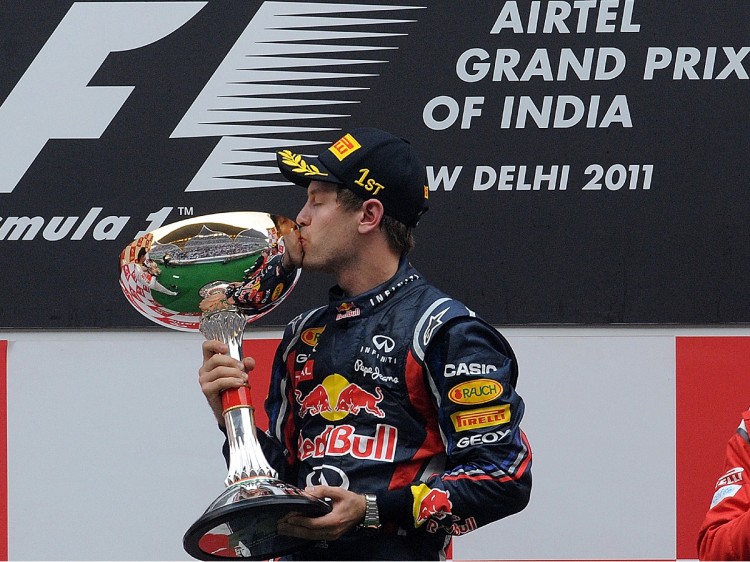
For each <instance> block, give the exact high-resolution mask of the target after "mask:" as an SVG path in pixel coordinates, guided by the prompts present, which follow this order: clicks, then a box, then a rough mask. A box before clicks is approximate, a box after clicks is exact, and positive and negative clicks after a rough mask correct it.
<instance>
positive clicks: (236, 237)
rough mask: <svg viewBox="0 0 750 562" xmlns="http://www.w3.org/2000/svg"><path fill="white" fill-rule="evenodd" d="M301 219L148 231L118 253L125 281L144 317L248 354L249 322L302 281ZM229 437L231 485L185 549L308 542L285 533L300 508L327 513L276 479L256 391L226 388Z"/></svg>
mask: <svg viewBox="0 0 750 562" xmlns="http://www.w3.org/2000/svg"><path fill="white" fill-rule="evenodd" d="M294 229H295V224H294V222H293V221H291V220H290V219H287V218H285V217H282V216H279V215H272V214H267V213H260V212H236V213H220V214H215V215H205V216H200V217H193V218H190V219H187V220H184V221H180V222H177V223H174V224H171V225H167V226H163V227H161V228H158V229H156V230H154V231H152V232H149V233H146V234H145V235H143V236H141V237H140V238H138V239H137V240H135V241H134V242H132V243H131V244H129V245H128V246H127V247H126V248H125V249H124V250H123V252H122V254H121V255H120V285H121V287H122V290H123V292H124V293H125V296H126V297H127V299H128V300H129V301H130V303H131V304H132V305H133V306H134V307H135V308H136V309H137V310H138V311H139V312H140V313H141V314H143V315H144V316H146V317H147V318H149V319H150V320H152V321H154V322H156V323H157V324H160V325H162V326H165V327H167V328H171V329H175V330H182V331H199V332H201V333H202V334H203V335H204V336H205V337H206V339H217V340H220V341H222V342H224V343H226V344H227V345H228V346H229V354H230V355H231V356H232V357H233V358H234V359H237V360H242V340H243V333H244V331H245V328H246V326H247V324H248V323H250V322H254V321H256V320H257V319H258V318H260V317H261V316H263V315H265V314H267V313H268V312H270V311H271V310H272V309H274V308H275V307H276V306H277V305H278V304H279V303H280V302H281V301H282V300H284V298H286V296H287V295H288V294H289V292H290V291H291V290H292V289H293V288H294V287H295V285H296V284H297V281H298V280H299V274H300V271H299V269H296V270H294V271H292V272H288V271H286V270H285V269H284V268H283V266H282V263H281V260H282V257H283V255H284V251H285V245H284V237H285V236H294V235H295V233H294ZM221 399H222V407H223V411H224V422H225V424H226V430H227V437H228V441H229V472H228V475H227V478H226V480H225V482H224V483H225V486H226V489H225V490H224V491H223V492H222V493H221V494H220V495H219V497H217V498H216V499H215V500H214V501H213V502H212V503H211V504H210V505H209V506H208V509H206V511H205V512H204V513H203V515H202V516H201V517H200V518H199V519H198V520H197V521H196V522H195V523H193V525H192V526H191V527H190V528H189V529H188V531H187V532H186V533H185V536H184V538H183V546H184V548H185V550H186V551H187V553H188V554H190V555H191V556H193V557H195V558H197V559H199V560H222V559H230V558H233V559H241V560H262V559H266V560H267V559H269V558H274V557H277V556H281V555H284V554H288V553H291V552H294V551H296V550H299V549H300V548H302V547H303V546H305V544H307V543H308V542H309V541H307V540H305V539H299V538H295V537H289V536H284V535H279V534H278V533H277V532H276V524H277V521H278V520H279V519H280V518H281V517H282V516H284V515H285V514H286V513H289V512H292V511H295V512H299V513H303V514H305V515H308V516H316V515H323V514H325V513H327V512H329V511H330V507H329V506H328V505H327V504H326V503H325V502H324V501H322V500H320V499H318V498H315V497H313V496H310V495H309V494H307V493H305V492H304V491H303V490H301V489H299V488H297V487H295V486H293V485H291V484H288V483H286V482H283V481H281V480H279V479H278V474H277V473H276V471H275V470H274V469H273V468H272V467H271V466H270V464H269V463H268V461H267V460H266V458H265V456H264V454H263V451H262V450H261V447H260V444H259V442H258V438H257V430H256V427H255V421H254V416H253V405H252V399H251V394H250V389H249V387H247V386H244V387H240V388H238V389H232V390H227V391H224V392H223V393H222V395H221Z"/></svg>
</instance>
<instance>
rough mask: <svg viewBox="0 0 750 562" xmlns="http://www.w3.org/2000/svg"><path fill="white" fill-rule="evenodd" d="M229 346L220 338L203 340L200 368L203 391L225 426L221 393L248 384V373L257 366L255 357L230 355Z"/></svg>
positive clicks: (221, 424) (219, 420)
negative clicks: (242, 357) (237, 358)
mask: <svg viewBox="0 0 750 562" xmlns="http://www.w3.org/2000/svg"><path fill="white" fill-rule="evenodd" d="M228 352H229V347H228V346H227V345H226V344H225V343H222V342H220V341H218V340H208V341H205V342H203V365H201V368H200V369H199V370H198V382H199V383H200V385H201V391H203V395H204V396H205V397H206V400H208V405H209V406H210V407H211V411H212V412H213V413H214V417H216V420H217V421H218V422H219V425H220V426H222V427H224V411H223V408H222V405H221V393H222V392H223V391H224V390H228V389H232V388H239V387H241V386H244V385H247V373H248V372H250V371H252V370H253V369H254V368H255V359H253V358H252V357H245V358H244V359H243V360H242V361H241V362H240V361H237V360H236V359H233V358H232V357H230V356H229V355H226V354H227V353H228Z"/></svg>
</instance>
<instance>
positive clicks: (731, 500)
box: [698, 410, 750, 560]
mask: <svg viewBox="0 0 750 562" xmlns="http://www.w3.org/2000/svg"><path fill="white" fill-rule="evenodd" d="M749 422H750V410H748V411H747V412H744V413H743V414H742V421H741V422H740V425H739V427H738V428H737V431H736V432H735V433H734V435H732V437H731V438H730V439H729V443H728V444H727V452H726V460H725V461H724V470H725V471H726V472H725V473H724V475H723V476H722V477H721V478H719V480H718V482H717V483H716V492H715V493H714V497H713V500H712V501H711V507H710V508H709V510H708V513H707V514H706V518H705V519H704V521H703V525H701V529H700V531H699V533H698V556H699V558H700V559H701V560H750V483H748V478H750V475H748V470H750V438H748V433H747V424H748V423H749Z"/></svg>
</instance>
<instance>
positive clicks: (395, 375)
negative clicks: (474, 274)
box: [199, 128, 531, 560]
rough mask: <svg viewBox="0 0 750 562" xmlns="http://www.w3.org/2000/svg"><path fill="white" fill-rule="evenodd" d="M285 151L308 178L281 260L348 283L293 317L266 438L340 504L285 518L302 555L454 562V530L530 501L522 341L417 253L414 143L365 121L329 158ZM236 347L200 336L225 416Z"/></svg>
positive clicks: (283, 157)
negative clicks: (515, 342) (224, 395)
mask: <svg viewBox="0 0 750 562" xmlns="http://www.w3.org/2000/svg"><path fill="white" fill-rule="evenodd" d="M277 162H278V166H279V169H280V170H281V172H282V173H283V175H284V176H285V177H286V178H287V179H288V180H289V181H291V182H293V183H295V184H297V185H299V186H302V187H305V188H306V189H307V202H306V204H305V205H304V207H303V208H302V210H301V211H300V212H299V214H298V216H297V219H296V220H297V223H298V225H299V227H300V228H299V236H298V238H297V237H294V236H290V237H289V238H290V240H288V241H287V251H286V252H285V254H284V261H283V263H282V265H283V268H284V269H285V270H290V269H291V270H293V268H295V267H304V268H307V269H308V270H313V271H319V272H324V273H329V274H331V275H333V277H334V278H335V280H336V283H337V284H336V286H335V287H333V288H332V289H331V290H330V294H329V299H328V304H326V305H324V306H321V307H320V308H317V309H314V310H311V311H309V312H307V313H304V314H302V315H300V316H298V317H297V318H295V319H294V320H292V321H291V322H290V323H289V324H288V326H287V327H286V330H285V332H284V336H283V339H282V341H281V343H280V345H279V347H278V350H277V352H276V357H275V360H274V363H273V367H272V375H271V385H270V390H269V395H268V398H267V400H266V404H265V406H266V411H267V413H268V417H269V427H270V430H269V431H268V432H267V434H261V435H259V439H260V440H261V443H262V446H263V450H264V453H265V455H266V456H267V458H268V460H269V462H270V463H271V464H272V466H274V468H275V469H276V470H278V472H279V476H280V478H282V479H285V480H286V481H288V482H290V483H292V484H294V485H296V486H299V487H302V488H306V490H307V491H308V492H310V493H312V494H313V495H315V496H317V497H320V498H328V499H329V500H330V501H331V505H332V511H331V512H330V513H328V514H326V515H323V516H320V517H315V518H311V517H304V516H302V515H300V514H289V515H287V516H285V517H284V518H282V520H281V521H280V522H279V525H278V531H279V533H281V534H285V535H291V536H296V537H301V538H306V539H311V540H313V541H316V542H312V543H310V544H312V545H314V546H311V547H309V548H306V549H305V550H304V551H302V552H299V553H297V554H295V555H292V556H291V557H290V558H291V559H300V560H316V559H317V560H439V559H444V557H445V548H446V547H447V545H448V544H449V540H450V537H451V536H453V535H462V534H464V533H468V532H470V531H472V530H474V529H477V528H478V527H481V526H483V525H486V524H488V523H491V522H493V521H496V520H498V519H501V518H503V517H506V516H508V515H512V514H514V513H517V512H518V511H520V510H522V509H523V508H524V507H525V506H526V505H527V503H528V501H529V495H530V491H531V450H530V448H529V444H528V442H527V440H526V437H525V435H524V433H523V432H522V431H521V429H520V423H521V419H522V417H523V414H524V403H523V401H522V399H521V397H520V396H519V395H518V394H517V393H516V390H515V385H516V379H517V373H518V367H517V364H516V359H515V356H514V354H513V351H512V349H511V347H510V345H509V344H508V342H507V341H506V340H505V338H503V336H502V335H501V334H499V333H498V331H497V330H495V329H494V328H493V327H492V326H490V325H489V324H487V323H486V322H484V321H483V320H481V319H480V318H478V317H477V316H476V315H475V314H474V313H473V312H472V311H471V310H469V309H468V308H466V306H464V305H463V304H461V303H460V302H458V301H456V300H454V299H452V298H450V297H449V296H447V295H446V294H444V293H442V292H441V291H439V290H438V289H436V288H435V287H433V286H432V285H430V284H429V283H428V282H427V281H426V280H425V278H424V277H423V276H422V275H421V274H420V273H419V272H418V271H417V270H416V269H414V267H412V265H411V264H410V263H409V261H408V259H407V254H408V253H409V251H410V250H411V249H412V247H413V244H414V239H413V236H412V229H413V227H415V226H416V225H417V222H418V221H419V219H420V217H421V216H422V214H423V213H424V212H425V211H426V210H427V198H428V188H427V186H426V174H425V167H424V165H423V164H422V162H421V161H420V160H419V158H418V157H417V156H416V154H415V150H414V148H413V147H412V145H411V144H410V143H409V142H408V141H406V140H404V139H401V138H399V137H396V136H394V135H392V134H390V133H386V132H385V131H382V130H378V129H372V128H362V129H355V130H352V131H350V132H348V133H347V134H345V135H344V136H343V137H342V138H340V139H339V140H337V141H335V142H334V143H333V144H331V145H330V146H329V147H328V148H327V149H326V150H324V151H323V152H322V153H321V154H320V155H319V157H318V158H307V157H305V156H302V155H299V154H294V153H292V152H290V151H288V150H284V151H281V152H280V153H278V155H277ZM226 352H227V346H226V345H224V344H222V343H220V342H218V341H207V342H204V344H203V359H204V362H203V365H202V366H201V368H200V371H199V381H200V384H201V388H202V391H203V393H204V394H205V396H206V398H207V399H208V402H209V405H210V406H211V408H212V410H213V412H214V414H215V416H216V419H217V420H218V422H219V425H220V426H222V425H223V423H224V422H223V417H222V408H221V399H220V393H221V392H222V391H223V390H225V389H229V388H237V387H239V386H241V385H245V384H247V372H248V371H250V370H251V369H252V368H253V367H254V364H255V362H254V360H253V359H252V358H250V357H246V358H245V359H244V360H243V361H242V362H239V361H236V360H234V359H232V358H231V357H230V356H229V355H225V353H226ZM225 450H226V447H225Z"/></svg>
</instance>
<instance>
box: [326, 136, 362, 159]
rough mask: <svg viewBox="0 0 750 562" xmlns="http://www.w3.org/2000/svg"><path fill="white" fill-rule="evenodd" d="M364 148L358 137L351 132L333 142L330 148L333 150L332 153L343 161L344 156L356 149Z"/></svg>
mask: <svg viewBox="0 0 750 562" xmlns="http://www.w3.org/2000/svg"><path fill="white" fill-rule="evenodd" d="M360 148H362V145H361V144H359V143H358V142H357V139H355V138H354V137H353V136H352V135H351V134H349V133H347V134H346V135H344V136H343V137H341V138H340V139H339V140H337V141H336V142H335V143H333V144H332V145H331V146H330V147H329V148H328V150H330V151H331V153H332V154H333V155H334V156H335V157H336V158H338V160H339V162H341V161H342V160H343V159H344V158H346V157H347V156H349V155H350V154H351V153H352V152H354V151H355V150H358V149H360Z"/></svg>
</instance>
